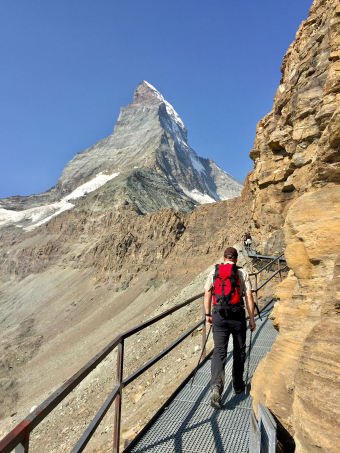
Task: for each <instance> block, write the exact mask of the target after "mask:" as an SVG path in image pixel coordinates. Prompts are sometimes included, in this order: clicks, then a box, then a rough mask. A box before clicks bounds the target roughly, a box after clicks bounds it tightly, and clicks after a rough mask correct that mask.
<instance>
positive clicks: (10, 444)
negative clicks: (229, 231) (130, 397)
mask: <svg viewBox="0 0 340 453" xmlns="http://www.w3.org/2000/svg"><path fill="white" fill-rule="evenodd" d="M203 295H204V293H200V294H198V295H197V296H194V297H192V298H190V299H188V300H186V301H185V302H182V303H181V304H178V305H176V306H175V307H173V308H170V309H169V310H167V311H165V312H164V313H161V314H160V315H158V316H156V317H154V318H152V319H150V320H148V321H146V322H144V323H143V324H140V325H139V326H137V327H134V328H132V329H130V330H128V331H126V332H124V333H122V334H120V335H118V336H117V337H116V338H115V339H114V340H112V341H111V343H109V344H108V345H107V346H106V347H105V348H104V349H103V350H102V351H101V352H99V354H97V355H96V356H95V357H93V359H91V360H90V361H89V362H88V363H87V364H86V365H85V366H84V367H83V368H81V369H80V370H79V371H78V372H77V373H76V374H74V375H73V376H72V377H71V378H70V379H69V380H68V381H66V382H65V383H64V384H63V385H62V386H61V387H60V388H59V389H58V390H56V391H55V392H54V393H53V394H52V395H50V396H49V397H48V398H47V399H46V400H45V401H44V402H43V403H42V404H41V405H40V406H39V407H37V408H36V409H35V410H34V411H33V412H32V413H31V414H29V415H28V416H27V417H26V418H25V419H24V420H23V421H22V422H20V423H19V424H18V425H17V426H16V427H15V428H14V429H13V430H12V431H11V432H10V433H9V434H8V435H7V436H6V437H4V438H3V439H2V440H1V441H0V453H11V452H12V451H13V450H14V449H15V453H28V451H29V442H30V433H31V432H32V431H33V430H34V428H36V427H37V426H38V425H39V423H41V422H42V421H43V420H44V419H45V417H47V415H48V414H49V413H50V412H51V411H52V410H53V409H54V408H55V407H56V406H58V404H59V403H60V402H61V401H62V400H63V399H64V398H66V396H67V395H68V394H69V393H71V392H72V390H74V389H75V388H76V387H77V386H78V385H79V384H80V383H81V382H82V381H83V380H84V379H85V378H86V377H87V376H88V375H89V374H90V373H91V371H93V370H94V369H95V368H96V367H97V366H98V365H99V364H100V363H101V362H102V361H103V360H104V359H105V358H106V357H107V355H108V354H109V353H110V352H112V351H113V350H114V349H115V348H116V347H118V354H117V383H116V386H115V387H114V389H113V390H112V392H111V393H110V395H109V397H108V398H107V399H106V401H105V403H104V404H103V405H102V407H101V408H100V410H99V411H98V412H97V414H96V416H95V417H94V419H93V420H92V421H91V423H90V424H89V426H88V427H87V429H86V430H85V432H84V433H83V435H82V436H81V437H80V439H79V441H78V442H77V444H76V445H75V446H74V447H73V449H72V453H80V452H82V451H83V450H84V448H85V447H86V445H87V444H88V442H89V440H90V439H91V437H92V435H93V434H94V432H95V430H96V428H97V427H98V426H99V424H100V422H101V421H102V419H103V418H104V416H105V414H106V413H107V411H108V410H109V408H110V407H111V406H112V404H113V402H115V406H116V407H115V409H116V410H115V419H114V434H113V451H114V453H118V452H119V439H120V422H121V405H122V391H123V388H124V387H126V386H127V385H128V384H130V383H131V382H132V381H134V380H135V379H136V378H138V377H139V376H140V375H141V374H142V373H144V372H145V371H146V370H148V369H149V368H150V367H151V366H152V365H154V364H155V363H156V362H158V361H159V360H160V359H161V358H162V357H164V356H165V355H166V354H168V353H169V352H170V351H172V349H174V348H175V347H176V346H178V345H179V344H180V343H181V342H182V341H183V340H185V338H187V337H188V336H189V335H191V334H192V333H193V332H194V331H195V330H196V329H197V328H198V327H200V326H202V348H203V347H204V344H205V339H206V324H205V311H204V303H203V315H202V318H201V320H200V321H199V322H197V323H196V324H195V325H194V326H192V327H191V328H190V329H189V330H187V331H186V332H185V333H184V334H183V335H181V336H180V337H179V338H177V340H175V341H174V342H173V343H171V344H170V345H169V346H168V347H167V348H165V349H164V350H163V351H161V352H160V353H159V354H157V355H156V356H155V357H153V358H152V359H150V360H149V361H148V362H147V363H145V364H144V365H142V366H141V367H140V368H138V370H136V371H134V372H133V373H132V374H130V375H129V376H128V377H126V378H125V379H123V365H124V341H125V340H126V339H127V338H129V337H131V336H132V335H134V334H135V333H137V332H140V331H141V330H143V329H145V328H147V327H149V326H151V325H152V324H154V323H156V322H157V321H160V320H161V319H163V318H165V317H166V316H169V315H171V314H172V313H174V312H176V311H177V310H180V309H181V308H183V307H185V306H186V305H188V304H190V303H191V302H194V301H195V300H197V299H199V298H201V297H202V296H203ZM205 356H206V353H205V351H203V355H202V360H204V359H205Z"/></svg>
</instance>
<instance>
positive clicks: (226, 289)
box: [212, 264, 243, 311]
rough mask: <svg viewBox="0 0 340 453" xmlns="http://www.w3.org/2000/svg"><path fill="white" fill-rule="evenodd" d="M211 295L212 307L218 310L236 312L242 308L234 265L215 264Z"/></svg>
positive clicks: (238, 281) (238, 279)
mask: <svg viewBox="0 0 340 453" xmlns="http://www.w3.org/2000/svg"><path fill="white" fill-rule="evenodd" d="M212 295H213V305H220V307H219V308H220V309H225V310H232V311H236V310H237V309H238V308H239V307H240V306H243V303H242V299H241V295H240V278H239V275H238V272H237V266H236V264H216V268H215V275H214V286H213V291H212Z"/></svg>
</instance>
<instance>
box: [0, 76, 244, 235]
mask: <svg viewBox="0 0 340 453" xmlns="http://www.w3.org/2000/svg"><path fill="white" fill-rule="evenodd" d="M242 187H243V185H242V184H241V183H240V182H239V181H237V180H236V179H235V178H233V177H232V176H230V175H229V174H228V173H226V172H224V171H223V170H222V169H220V168H219V167H218V166H217V165H216V164H215V163H214V162H213V161H212V160H211V159H203V158H201V157H198V156H197V154H196V153H195V151H194V150H193V149H192V148H190V146H189V144H188V139H187V130H186V128H185V126H184V124H183V122H182V120H181V119H180V117H179V116H178V114H177V112H176V111H175V110H174V108H173V107H172V106H171V105H170V104H169V103H168V102H167V101H166V100H165V99H164V98H163V96H162V95H161V94H160V93H159V92H158V91H157V90H156V89H155V88H154V87H153V86H152V85H150V84H149V83H148V82H145V81H144V82H142V83H141V84H140V85H139V86H138V87H137V89H136V91H135V93H134V97H133V103H132V104H129V105H128V106H127V107H122V108H121V112H120V115H119V118H118V120H117V124H116V125H115V128H114V132H113V134H112V135H110V136H109V137H107V138H105V139H103V140H101V141H99V142H98V143H96V144H95V145H94V146H92V147H91V148H89V149H87V150H85V151H83V152H81V153H78V154H76V156H75V157H74V158H73V159H72V160H71V161H70V162H69V163H68V164H67V165H66V167H65V168H64V170H63V172H62V175H61V177H60V178H59V181H58V183H57V184H56V185H55V186H54V187H52V189H50V190H49V191H47V192H45V193H43V194H40V195H30V196H28V197H20V196H15V197H10V198H7V199H0V227H1V225H2V226H5V225H13V224H14V225H17V226H19V227H23V228H26V229H27V228H28V229H32V228H35V227H36V226H39V225H41V224H42V223H44V222H46V221H47V220H49V219H50V218H51V216H55V215H58V214H60V213H61V212H63V211H65V210H68V209H72V208H73V207H74V206H75V205H77V204H78V203H79V202H81V201H82V200H83V199H84V198H86V197H87V196H88V194H90V193H93V191H95V192H96V191H98V190H99V191H100V195H99V197H100V198H101V200H103V198H106V199H109V198H110V199H111V200H110V204H109V205H108V206H107V209H112V208H116V207H119V206H123V205H127V204H134V203H135V198H136V199H138V200H139V201H138V203H136V204H137V205H138V208H139V209H140V211H141V212H142V213H144V214H146V213H147V214H149V213H151V212H155V211H157V210H159V209H162V208H165V207H172V208H174V209H177V210H180V211H182V212H185V213H188V212H190V211H191V210H192V209H193V208H194V207H195V206H197V205H199V204H202V203H211V202H215V201H220V200H226V199H229V198H234V197H236V196H239V195H240V193H241V190H242ZM107 190H108V192H109V194H110V195H108V194H106V191H107ZM148 190H150V193H148ZM155 190H156V191H157V194H158V197H157V198H158V200H157V203H156V204H155V205H152V203H151V204H150V200H155ZM96 194H97V192H96ZM144 195H146V196H144ZM90 199H91V200H92V202H94V207H93V208H94V209H97V208H98V202H97V201H96V196H92V197H90ZM143 200H144V203H143ZM89 204H90V201H88V202H87V203H86V205H87V206H88V207H89ZM101 209H103V204H101Z"/></svg>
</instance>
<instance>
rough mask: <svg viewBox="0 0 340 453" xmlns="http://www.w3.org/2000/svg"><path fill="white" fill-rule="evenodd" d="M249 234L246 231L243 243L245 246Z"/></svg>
mask: <svg viewBox="0 0 340 453" xmlns="http://www.w3.org/2000/svg"><path fill="white" fill-rule="evenodd" d="M247 235H248V233H244V236H243V244H244V246H245V247H247Z"/></svg>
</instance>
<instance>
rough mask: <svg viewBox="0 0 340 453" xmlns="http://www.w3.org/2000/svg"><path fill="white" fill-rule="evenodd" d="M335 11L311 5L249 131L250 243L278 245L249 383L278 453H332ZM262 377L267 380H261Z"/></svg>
mask: <svg viewBox="0 0 340 453" xmlns="http://www.w3.org/2000/svg"><path fill="white" fill-rule="evenodd" d="M339 44H340V2H339V1H338V0H337V1H334V0H315V1H314V4H313V6H312V7H311V8H310V11H309V16H308V18H307V19H306V20H305V21H304V22H303V23H302V24H301V26H300V27H299V30H298V32H297V34H296V40H295V41H294V42H293V43H292V44H291V46H290V47H289V49H288V51H287V53H286V55H285V57H284V59H283V64H282V79H281V82H280V86H279V88H278V90H277V93H276V95H275V99H274V105H273V109H272V111H271V112H270V113H269V114H268V115H266V116H265V117H264V118H263V119H262V120H261V121H260V122H259V124H258V126H257V132H256V139H255V144H254V149H253V150H252V151H251V152H250V157H251V158H252V159H253V160H254V171H253V173H252V175H251V177H250V187H251V191H252V193H253V196H254V204H253V218H254V222H255V225H256V227H257V229H258V234H261V235H263V236H264V237H266V238H268V237H270V236H271V237H274V238H275V237H280V238H282V239H283V240H284V241H285V244H286V258H287V263H288V265H289V267H290V269H291V271H290V274H289V277H288V278H287V279H286V280H285V281H283V282H282V284H280V285H279V286H278V287H277V290H276V298H277V303H276V305H275V310H274V314H273V317H274V323H275V325H276V327H277V329H278V330H279V332H280V334H279V336H278V339H277V341H276V342H275V344H274V347H273V349H272V351H271V352H270V353H269V354H267V356H266V358H265V359H264V360H263V361H262V362H261V363H260V366H259V368H258V370H257V372H256V373H255V376H254V379H253V384H252V395H253V397H254V408H255V409H256V406H257V403H258V402H262V403H263V404H266V405H267V406H268V407H269V408H270V409H271V410H272V412H273V413H274V415H275V416H276V417H277V419H278V421H279V423H280V436H281V439H282V440H283V442H284V443H285V445H286V448H287V451H294V448H295V451H296V452H299V453H302V452H304V453H307V452H308V453H311V452H327V453H328V452H332V453H333V452H334V453H335V452H337V451H338V450H339V440H340V439H339V433H340V424H339V405H340V365H339V357H340V310H339V292H338V285H339V283H338V277H339V275H338V274H339V257H340V242H339V234H338V231H339V228H340V215H339V214H340V211H339V209H340V208H339V200H340V186H339V184H340V154H339V150H340V139H339V137H340V121H339V119H340V50H339V49H340V47H339ZM268 376H270V379H268Z"/></svg>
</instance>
